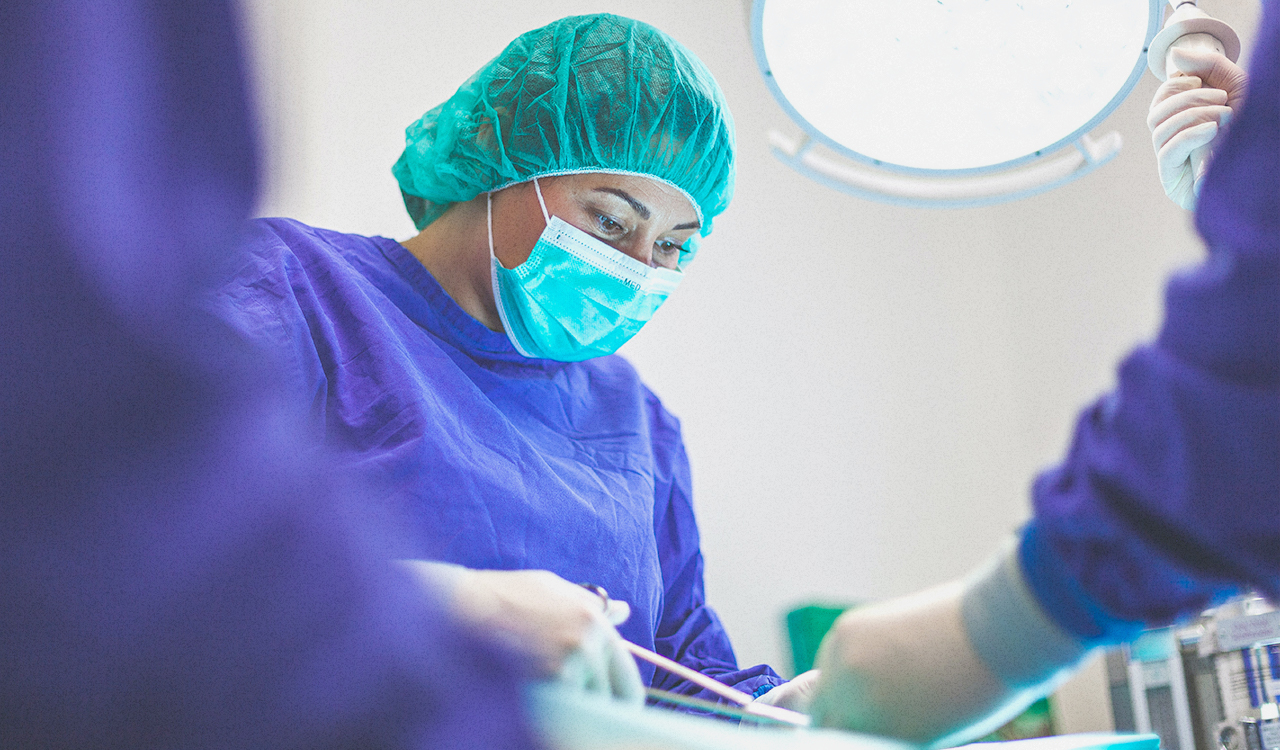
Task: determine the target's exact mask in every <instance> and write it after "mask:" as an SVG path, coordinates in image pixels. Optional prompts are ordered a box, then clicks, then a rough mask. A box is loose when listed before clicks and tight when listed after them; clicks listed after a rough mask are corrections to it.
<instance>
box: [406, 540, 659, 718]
mask: <svg viewBox="0 0 1280 750" xmlns="http://www.w3.org/2000/svg"><path fill="white" fill-rule="evenodd" d="M404 563H405V564H406V565H408V566H409V567H410V568H411V569H413V570H414V571H415V573H417V574H418V575H420V576H421V577H422V578H424V579H426V580H428V581H429V582H430V583H431V584H433V585H434V586H436V587H437V588H444V589H445V591H446V595H447V596H448V599H449V601H450V604H451V609H452V611H453V613H454V614H455V615H456V616H457V617H458V619H460V620H461V621H463V622H466V623H469V624H471V625H473V626H474V627H476V628H477V629H478V630H480V631H482V632H484V633H486V634H487V635H489V636H491V637H494V638H496V639H498V640H500V641H502V642H504V643H505V644H507V645H508V646H509V647H511V648H512V649H514V650H516V651H519V652H523V653H525V654H527V655H528V656H529V657H530V658H531V659H532V661H533V664H534V666H535V668H536V669H537V670H538V671H539V673H540V674H541V675H542V676H543V677H545V678H547V679H551V680H554V681H556V682H557V683H560V684H562V685H564V686H565V687H567V688H569V689H571V690H576V691H584V692H589V693H602V694H607V695H612V696H613V697H615V698H617V699H620V700H623V701H627V702H629V703H637V704H640V703H643V702H644V683H643V682H641V680H640V671H639V669H637V668H636V662H635V659H634V658H633V657H632V656H631V654H630V653H629V652H628V651H627V650H626V648H624V647H623V645H622V637H621V636H619V635H618V631H617V630H616V629H615V628H614V626H615V625H621V624H622V623H623V622H624V621H625V620H626V619H627V617H628V616H629V615H630V613H631V610H630V607H628V606H627V604H626V602H618V601H611V602H610V606H609V610H608V611H606V609H605V607H604V605H603V602H602V600H601V598H600V597H599V596H597V595H596V594H594V593H592V592H590V591H588V590H586V589H584V588H583V587H581V586H578V585H577V584H573V583H570V582H568V581H566V580H565V579H563V578H561V577H560V576H558V575H556V574H555V573H552V572H550V571H546V570H471V569H468V568H461V567H458V566H455V565H445V564H442V563H433V562H425V561H422V560H407V561H404Z"/></svg>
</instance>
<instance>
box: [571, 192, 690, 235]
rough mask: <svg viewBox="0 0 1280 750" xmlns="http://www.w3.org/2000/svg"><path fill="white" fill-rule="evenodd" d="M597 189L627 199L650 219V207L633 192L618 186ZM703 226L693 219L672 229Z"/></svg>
mask: <svg viewBox="0 0 1280 750" xmlns="http://www.w3.org/2000/svg"><path fill="white" fill-rule="evenodd" d="M595 191H596V192H597V193H608V194H610V195H616V196H618V197H619V198H621V199H622V200H624V201H626V202H627V204H628V205H629V206H631V210H632V211H635V212H636V213H637V214H639V215H640V218H642V219H644V220H645V221H648V220H649V207H648V206H646V205H645V204H643V203H641V202H640V201H638V200H636V199H635V198H633V197H631V193H628V192H627V191H625V190H620V189H618V188H607V187H602V188H596V189H595ZM701 228H702V225H701V224H699V223H698V222H696V221H691V222H689V223H687V224H680V225H677V226H675V227H672V228H671V229H672V231H673V232H678V231H680V230H681V229H701Z"/></svg>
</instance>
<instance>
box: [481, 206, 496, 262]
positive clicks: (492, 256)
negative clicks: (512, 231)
mask: <svg viewBox="0 0 1280 750" xmlns="http://www.w3.org/2000/svg"><path fill="white" fill-rule="evenodd" d="M484 205H485V209H486V210H487V220H488V223H489V259H490V260H497V258H498V256H497V254H496V253H494V252H493V193H485V194H484Z"/></svg>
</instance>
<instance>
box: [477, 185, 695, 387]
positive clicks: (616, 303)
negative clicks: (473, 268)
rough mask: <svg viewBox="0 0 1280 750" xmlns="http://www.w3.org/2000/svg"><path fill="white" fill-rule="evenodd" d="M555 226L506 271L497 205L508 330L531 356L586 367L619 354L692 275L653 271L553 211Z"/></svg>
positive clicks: (498, 273)
mask: <svg viewBox="0 0 1280 750" xmlns="http://www.w3.org/2000/svg"><path fill="white" fill-rule="evenodd" d="M533 186H534V190H535V191H536V192H537V194H538V204H539V205H541V206H542V216H543V218H544V219H545V220H546V222H547V228H546V229H544V230H543V231H542V236H541V237H539V238H538V243H537V244H536V245H534V246H533V252H531V253H530V254H529V258H528V260H526V261H525V262H524V263H521V264H520V265H518V266H516V267H515V268H503V267H502V264H501V263H499V262H498V258H497V256H496V255H494V253H493V201H492V198H490V199H489V259H490V263H491V265H492V267H493V297H494V302H495V303H496V304H497V306H498V314H499V316H500V317H501V318H502V327H503V328H504V329H505V330H506V332H507V337H508V338H510V339H511V343H512V344H514V345H515V347H516V349H517V350H518V351H519V352H520V353H521V354H523V355H524V356H526V357H535V358H543V359H554V360H558V361H560V362H579V361H581V360H584V359H591V358H592V357H602V356H604V355H606V354H612V353H614V352H616V351H617V350H618V347H620V346H622V345H623V344H625V343H626V342H627V341H628V340H629V339H630V338H631V337H632V336H634V335H636V333H637V332H638V331H639V330H640V328H641V327H643V326H644V324H645V323H647V322H649V318H652V317H653V314H654V312H656V311H657V309H658V308H659V307H660V306H661V305H662V303H663V302H665V301H666V299H667V297H668V296H669V295H670V294H671V293H672V292H674V291H675V289H676V286H678V285H679V284H680V279H681V278H683V276H684V274H682V273H680V272H679V271H672V270H670V269H667V268H652V267H650V266H647V265H645V264H644V263H641V262H640V261H638V260H636V259H635V258H632V257H631V256H629V255H626V254H624V253H621V252H619V251H617V250H615V249H613V248H612V247H609V246H608V245H606V244H605V243H604V242H601V241H600V240H599V239H596V238H595V237H592V236H591V235H589V234H587V233H586V232H584V231H582V230H581V229H578V228H577V227H575V226H573V225H572V224H570V223H568V222H566V221H564V220H563V219H561V218H560V217H558V216H551V215H549V214H548V213H547V204H546V203H545V202H544V201H543V200H542V189H541V188H540V187H538V180H537V179H536V178H535V179H534V181H533Z"/></svg>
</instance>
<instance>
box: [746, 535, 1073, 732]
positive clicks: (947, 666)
mask: <svg viewBox="0 0 1280 750" xmlns="http://www.w3.org/2000/svg"><path fill="white" fill-rule="evenodd" d="M1086 655H1087V648H1086V647H1085V646H1084V645H1083V644H1081V643H1080V642H1079V641H1078V640H1076V639H1075V638H1073V637H1071V636H1070V635H1069V634H1067V633H1066V632H1065V631H1063V630H1062V628H1060V627H1059V626H1058V625H1056V624H1055V623H1054V622H1052V621H1051V620H1050V619H1049V618H1048V617H1047V616H1046V614H1045V612H1044V610H1043V609H1042V608H1041V606H1040V605H1039V603H1038V602H1037V601H1036V599H1035V598H1034V596H1033V595H1032V593H1031V591H1030V590H1029V588H1028V586H1027V584H1026V581H1025V579H1024V578H1023V576H1022V572H1021V569H1020V568H1019V565H1018V561H1017V559H1016V548H1015V547H1014V546H1013V545H1012V544H1010V545H1008V546H1006V547H1005V548H1004V549H1003V550H1002V551H1001V552H1000V553H999V554H997V555H996V556H995V557H993V558H992V559H991V560H990V561H989V562H988V564H987V565H985V566H983V567H982V568H980V569H979V570H977V571H975V572H974V573H973V574H972V575H970V576H969V577H967V578H966V579H964V580H961V581H956V582H953V583H949V584H945V585H942V586H937V587H935V588H932V589H928V590H926V591H922V592H920V593H918V594H914V595H912V596H907V597H902V598H900V599H895V600H891V601H887V602H880V603H877V604H873V605H869V606H865V607H858V608H856V609H852V610H849V611H848V612H845V613H844V614H843V615H841V616H840V618H839V619H838V620H836V623H835V625H834V626H832V628H831V631H830V632H829V633H827V636H826V638H824V639H823V641H822V647H821V648H820V649H819V650H818V658H817V665H818V668H819V669H820V670H821V675H820V676H818V677H817V684H816V690H813V691H812V698H811V701H810V703H809V706H808V708H809V709H810V710H809V713H810V714H811V715H812V716H813V718H814V720H815V722H817V723H818V724H819V725H821V726H826V727H837V728H841V729H849V730H853V731H856V732H867V733H871V734H878V735H883V736H886V737H896V738H899V739H904V740H907V741H909V742H913V743H916V744H920V745H924V746H926V747H951V746H954V745H958V744H961V743H963V742H965V741H970V740H973V739H976V738H978V737H981V736H983V735H985V734H988V733H990V732H991V731H994V730H995V729H997V728H999V727H1000V725H1002V724H1004V723H1005V722H1007V721H1008V720H1009V719H1011V718H1013V717H1014V716H1016V715H1017V714H1018V713H1019V712H1020V711H1022V710H1023V709H1024V708H1026V707H1027V706H1028V705H1030V704H1031V703H1032V702H1033V701H1034V700H1036V699H1037V698H1039V697H1040V696H1043V695H1045V694H1046V693H1048V692H1049V691H1051V690H1052V689H1053V688H1054V687H1055V686H1056V685H1057V684H1059V683H1060V682H1061V680H1063V679H1065V677H1066V676H1067V675H1069V674H1070V673H1071V671H1073V670H1074V669H1075V668H1076V666H1077V665H1078V664H1079V663H1080V661H1081V660H1082V659H1083V658H1084V656H1086ZM806 674H813V673H812V672H808V673H806ZM803 676H804V675H802V677H803ZM922 686H927V688H926V689H922ZM784 687H785V686H784ZM778 689H779V688H775V689H774V690H772V691H770V693H766V694H765V695H764V696H762V698H767V697H769V695H771V694H772V693H773V692H777V690H778Z"/></svg>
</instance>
